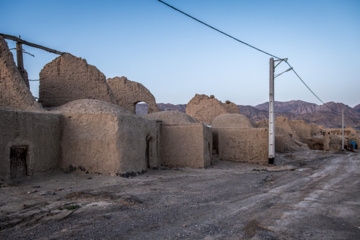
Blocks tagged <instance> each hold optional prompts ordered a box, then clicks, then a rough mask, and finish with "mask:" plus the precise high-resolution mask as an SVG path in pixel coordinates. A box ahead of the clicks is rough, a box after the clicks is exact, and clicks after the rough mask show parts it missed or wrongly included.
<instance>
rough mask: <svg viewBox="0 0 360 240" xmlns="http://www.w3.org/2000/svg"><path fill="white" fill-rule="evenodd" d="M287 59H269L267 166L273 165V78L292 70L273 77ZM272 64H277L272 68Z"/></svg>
mask: <svg viewBox="0 0 360 240" xmlns="http://www.w3.org/2000/svg"><path fill="white" fill-rule="evenodd" d="M287 60H288V59H287V58H284V59H278V60H274V58H270V84H269V164H274V161H275V106H274V104H275V90H274V89H275V81H274V80H275V78H277V77H278V76H280V75H281V74H283V73H286V72H288V71H290V70H292V69H293V68H292V67H291V68H289V69H287V70H286V71H284V72H282V73H279V74H277V75H276V76H275V75H274V73H275V68H276V67H277V66H279V64H280V63H281V62H282V61H285V62H286V61H287ZM274 62H279V63H278V64H276V66H274Z"/></svg>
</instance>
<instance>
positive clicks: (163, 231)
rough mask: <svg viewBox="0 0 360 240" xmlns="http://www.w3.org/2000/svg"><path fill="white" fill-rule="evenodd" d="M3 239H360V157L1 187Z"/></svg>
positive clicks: (74, 177) (289, 159) (60, 176)
mask: <svg viewBox="0 0 360 240" xmlns="http://www.w3.org/2000/svg"><path fill="white" fill-rule="evenodd" d="M0 211H1V221H0V229H1V230H0V238H1V239H207V240H210V239H360V154H359V153H350V152H345V153H338V154H331V153H324V152H321V151H309V152H301V153H296V154H282V155H278V156H277V158H276V166H260V165H249V164H240V163H232V162H225V161H217V162H215V164H214V166H213V167H212V168H208V169H166V170H149V171H148V172H147V173H145V174H143V175H140V176H136V177H133V178H121V177H110V176H104V175H91V174H79V173H70V174H64V173H61V172H58V173H54V174H51V175H44V176H37V177H27V178H25V179H21V180H20V181H19V182H18V183H7V184H5V183H2V187H1V188H0Z"/></svg>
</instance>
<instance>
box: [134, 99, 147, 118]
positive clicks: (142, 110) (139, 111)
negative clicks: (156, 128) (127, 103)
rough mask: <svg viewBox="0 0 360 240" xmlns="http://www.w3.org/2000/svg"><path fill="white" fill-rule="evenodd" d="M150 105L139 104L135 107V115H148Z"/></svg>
mask: <svg viewBox="0 0 360 240" xmlns="http://www.w3.org/2000/svg"><path fill="white" fill-rule="evenodd" d="M148 108H149V107H148V104H147V103H146V102H138V103H137V104H136V106H135V113H136V115H138V116H142V115H146V114H148Z"/></svg>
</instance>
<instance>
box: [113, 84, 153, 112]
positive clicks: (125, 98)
mask: <svg viewBox="0 0 360 240" xmlns="http://www.w3.org/2000/svg"><path fill="white" fill-rule="evenodd" d="M107 83H108V85H109V86H110V88H111V90H112V92H113V94H114V96H115V98H116V99H117V101H118V104H119V106H121V107H122V108H124V109H126V110H128V111H130V112H132V113H135V110H136V104H137V103H139V102H145V103H147V104H148V113H153V112H159V111H160V109H159V107H158V106H157V105H156V101H155V97H154V96H153V95H152V94H151V92H150V91H149V90H148V89H147V88H146V87H144V85H142V84H141V83H138V82H134V81H130V80H128V79H127V78H126V77H115V78H109V79H108V80H107Z"/></svg>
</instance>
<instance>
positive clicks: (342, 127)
mask: <svg viewBox="0 0 360 240" xmlns="http://www.w3.org/2000/svg"><path fill="white" fill-rule="evenodd" d="M341 134H342V141H341V150H342V151H344V109H343V110H342V116H341Z"/></svg>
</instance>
